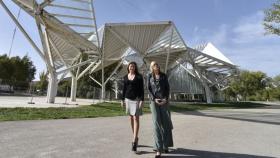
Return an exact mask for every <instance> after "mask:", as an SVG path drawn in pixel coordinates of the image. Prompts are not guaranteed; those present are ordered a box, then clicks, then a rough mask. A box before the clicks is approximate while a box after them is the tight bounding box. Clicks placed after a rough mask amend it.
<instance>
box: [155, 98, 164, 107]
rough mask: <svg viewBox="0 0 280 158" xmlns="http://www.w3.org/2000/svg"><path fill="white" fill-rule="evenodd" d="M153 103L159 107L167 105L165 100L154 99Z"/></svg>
mask: <svg viewBox="0 0 280 158" xmlns="http://www.w3.org/2000/svg"><path fill="white" fill-rule="evenodd" d="M155 102H156V103H157V104H158V105H159V106H162V105H165V104H166V103H167V101H166V99H155Z"/></svg>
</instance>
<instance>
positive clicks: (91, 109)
mask: <svg viewBox="0 0 280 158" xmlns="http://www.w3.org/2000/svg"><path fill="white" fill-rule="evenodd" d="M263 106H266V105H264V104H258V103H250V102H243V103H221V104H194V103H188V104H184V103H176V104H172V105H171V106H170V109H171V111H174V112H184V111H195V110H207V109H224V108H257V107H263ZM143 112H144V113H149V112H150V109H149V106H148V105H147V104H146V105H145V106H144V108H143ZM123 115H126V114H125V111H124V109H122V108H121V107H120V104H119V103H102V104H96V105H88V106H81V107H75V108H65V107H60V108H0V121H15V120H48V119H70V118H95V117H112V116H123Z"/></svg>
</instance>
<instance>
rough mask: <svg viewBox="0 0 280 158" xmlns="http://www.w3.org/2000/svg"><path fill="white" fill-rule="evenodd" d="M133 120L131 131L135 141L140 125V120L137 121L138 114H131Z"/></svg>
mask: <svg viewBox="0 0 280 158" xmlns="http://www.w3.org/2000/svg"><path fill="white" fill-rule="evenodd" d="M133 120H134V128H133V129H134V132H133V136H134V142H137V139H138V133H139V125H140V121H139V116H133Z"/></svg>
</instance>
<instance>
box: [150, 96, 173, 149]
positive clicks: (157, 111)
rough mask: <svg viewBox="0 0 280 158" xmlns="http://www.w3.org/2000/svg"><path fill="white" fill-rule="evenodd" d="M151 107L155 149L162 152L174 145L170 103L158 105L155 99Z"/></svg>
mask: <svg viewBox="0 0 280 158" xmlns="http://www.w3.org/2000/svg"><path fill="white" fill-rule="evenodd" d="M150 109H151V112H152V118H153V126H154V128H153V130H154V140H155V144H154V150H156V151H160V152H162V151H164V150H166V149H168V147H173V138H172V129H173V125H172V121H171V115H170V111H169V105H168V104H166V105H162V106H158V105H157V104H156V103H155V102H154V101H151V104H150Z"/></svg>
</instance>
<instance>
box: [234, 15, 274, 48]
mask: <svg viewBox="0 0 280 158" xmlns="http://www.w3.org/2000/svg"><path fill="white" fill-rule="evenodd" d="M263 18H264V13H263V11H258V12H257V13H255V14H253V15H250V16H245V17H243V18H241V19H240V20H239V22H238V24H237V25H236V26H235V27H234V28H233V33H234V38H233V39H232V41H233V42H235V43H250V42H256V41H263V40H271V39H273V38H275V37H274V36H265V29H264V27H263V24H262V22H263Z"/></svg>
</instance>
